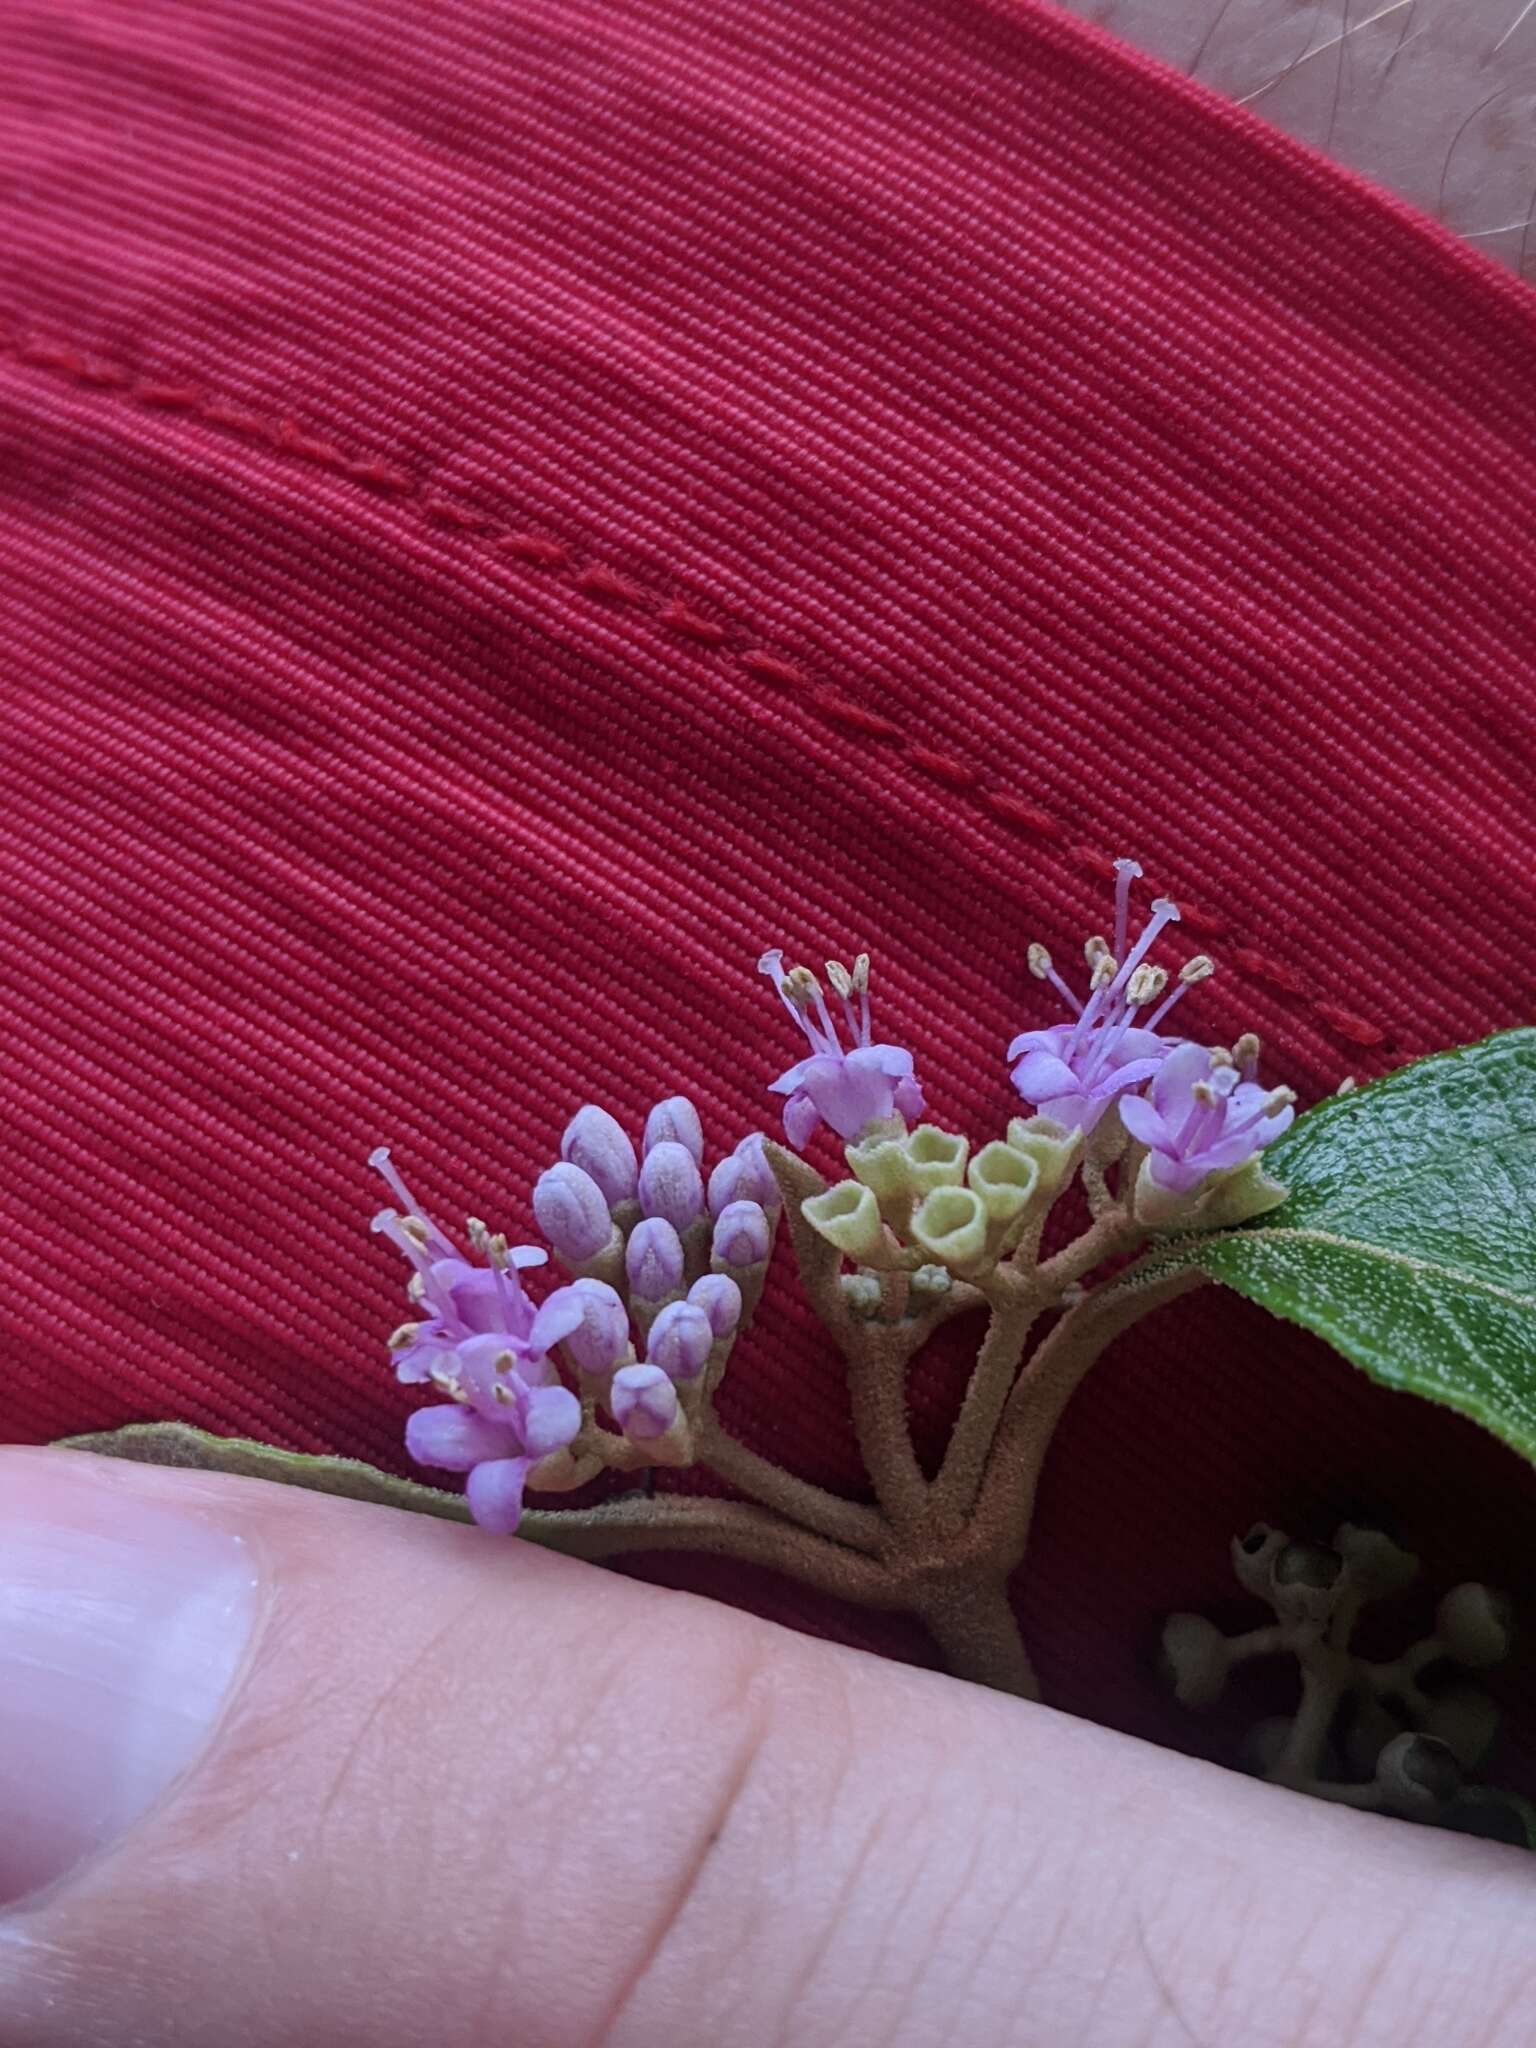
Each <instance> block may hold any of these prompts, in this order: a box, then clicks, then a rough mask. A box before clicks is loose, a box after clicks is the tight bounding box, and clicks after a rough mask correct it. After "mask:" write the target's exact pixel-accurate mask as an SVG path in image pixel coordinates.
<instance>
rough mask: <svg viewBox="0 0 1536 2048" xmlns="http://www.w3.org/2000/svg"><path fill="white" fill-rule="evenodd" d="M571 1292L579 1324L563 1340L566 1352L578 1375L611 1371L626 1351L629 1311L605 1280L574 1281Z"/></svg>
mask: <svg viewBox="0 0 1536 2048" xmlns="http://www.w3.org/2000/svg"><path fill="white" fill-rule="evenodd" d="M571 1292H572V1293H573V1294H574V1295H575V1296H576V1298H577V1301H578V1303H579V1305H580V1308H581V1321H580V1322H579V1323H578V1324H577V1326H576V1328H575V1329H574V1330H572V1331H571V1333H570V1335H569V1336H568V1337H567V1338H566V1340H565V1348H566V1350H567V1351H569V1352H570V1354H571V1358H572V1361H573V1362H574V1363H575V1364H576V1365H577V1366H578V1367H579V1368H580V1370H581V1371H582V1372H589V1373H597V1374H602V1373H605V1372H612V1371H613V1368H614V1367H615V1366H616V1365H617V1364H618V1363H619V1361H620V1359H622V1358H623V1357H624V1355H625V1354H626V1352H627V1351H628V1350H629V1311H628V1310H627V1309H626V1308H625V1306H624V1303H623V1302H622V1300H621V1299H620V1298H619V1296H618V1294H617V1293H616V1292H615V1291H614V1289H613V1288H611V1287H610V1286H609V1285H608V1283H607V1282H606V1281H605V1280H577V1281H574V1282H573V1283H572V1288H571Z"/></svg>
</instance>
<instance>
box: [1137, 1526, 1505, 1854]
mask: <svg viewBox="0 0 1536 2048" xmlns="http://www.w3.org/2000/svg"><path fill="white" fill-rule="evenodd" d="M1232 1567H1233V1571H1234V1574H1235V1576H1236V1578H1237V1580H1238V1583H1239V1584H1240V1585H1241V1586H1242V1588H1243V1590H1244V1591H1245V1592H1247V1593H1249V1594H1252V1595H1253V1596H1254V1597H1255V1598H1256V1599H1260V1600H1263V1601H1264V1602H1265V1603H1266V1604H1267V1605H1268V1606H1269V1608H1270V1609H1271V1611H1272V1613H1273V1615H1274V1620H1273V1622H1272V1623H1270V1624H1266V1625H1265V1626H1263V1627H1260V1628H1254V1629H1249V1630H1247V1631H1245V1632H1244V1633H1242V1634H1240V1635H1235V1636H1227V1635H1223V1633H1222V1632H1221V1630H1220V1629H1218V1628H1217V1627H1216V1626H1215V1625H1214V1623H1212V1622H1210V1621H1207V1620H1206V1619H1205V1617H1204V1616H1203V1615H1198V1614H1175V1615H1171V1616H1170V1617H1169V1619H1168V1621H1167V1623H1166V1624H1165V1626H1164V1629H1163V1669H1164V1672H1165V1675H1166V1677H1167V1680H1168V1682H1169V1684H1170V1685H1171V1686H1172V1688H1173V1690H1174V1693H1175V1696H1176V1697H1177V1698H1178V1699H1179V1701H1180V1702H1181V1703H1182V1704H1183V1705H1184V1706H1186V1707H1190V1708H1192V1709H1197V1710H1198V1709H1201V1708H1206V1707H1210V1706H1212V1705H1214V1704H1215V1702H1216V1701H1217V1700H1218V1699H1220V1698H1221V1697H1222V1695H1223V1693H1224V1692H1225V1691H1226V1689H1227V1684H1228V1680H1229V1678H1230V1676H1231V1674H1232V1672H1233V1671H1234V1670H1236V1669H1237V1668H1238V1667H1239V1666H1240V1665H1242V1664H1245V1663H1248V1662H1250V1661H1251V1660H1253V1659H1255V1658H1262V1657H1291V1658H1294V1659H1295V1661H1296V1664H1297V1667H1298V1670H1299V1672H1300V1677H1301V1698H1300V1702H1299V1704H1298V1706H1297V1709H1296V1712H1295V1713H1294V1714H1293V1715H1291V1716H1287V1717H1279V1718H1273V1719H1266V1720H1263V1721H1260V1722H1258V1723H1257V1724H1256V1725H1255V1726H1254V1728H1253V1729H1252V1730H1251V1731H1250V1734H1249V1738H1248V1743H1247V1749H1246V1761H1247V1763H1248V1765H1249V1767H1250V1768H1251V1769H1252V1770H1254V1771H1255V1772H1256V1773H1258V1774H1259V1775H1260V1776H1262V1777H1264V1778H1267V1779H1268V1780H1269V1781H1270V1783H1272V1784H1277V1785H1288V1786H1290V1787H1291V1788H1292V1789H1294V1790H1296V1791H1299V1792H1307V1793H1310V1794H1312V1796H1313V1797H1315V1798H1318V1799H1328V1800H1332V1801H1334V1802H1335V1803H1337V1804H1340V1805H1345V1806H1354V1807H1361V1808H1365V1809H1369V1810H1374V1811H1379V1812H1385V1813H1392V1814H1397V1815H1399V1816H1401V1817H1403V1818H1405V1819H1412V1820H1422V1821H1428V1822H1431V1823H1433V1824H1435V1825H1438V1826H1448V1827H1463V1826H1464V1827H1468V1828H1471V1829H1473V1830H1474V1831H1476V1832H1480V1833H1481V1832H1489V1831H1497V1830H1496V1827H1495V1828H1491V1827H1490V1821H1491V1820H1492V1819H1494V1817H1495V1816H1496V1813H1497V1805H1498V1800H1497V1796H1496V1795H1493V1794H1490V1793H1489V1792H1487V1791H1486V1790H1484V1789H1483V1788H1474V1787H1473V1786H1472V1785H1471V1783H1470V1780H1471V1775H1472V1773H1473V1772H1475V1771H1476V1770H1477V1768H1478V1766H1479V1765H1480V1764H1482V1763H1483V1762H1484V1760H1485V1759H1486V1757H1487V1755H1488V1752H1489V1750H1490V1749H1491V1748H1492V1746H1493V1742H1494V1738H1495V1736H1496V1735H1497V1733H1498V1725H1499V1716H1498V1711H1497V1709H1496V1707H1495V1706H1494V1703H1493V1701H1492V1700H1491V1699H1490V1698H1489V1697H1488V1695H1487V1694H1486V1693H1484V1692H1482V1691H1480V1690H1479V1689H1478V1688H1476V1687H1474V1686H1471V1685H1469V1684H1467V1683H1465V1681H1464V1680H1463V1679H1461V1678H1460V1676H1459V1675H1458V1670H1457V1668H1458V1667H1459V1669H1460V1671H1484V1670H1488V1669H1490V1668H1491V1667H1493V1666H1494V1665H1496V1664H1500V1663H1502V1662H1503V1661H1504V1659H1505V1657H1507V1655H1508V1654H1509V1648H1510V1638H1511V1608H1510V1603H1509V1602H1508V1600H1507V1599H1506V1598H1505V1597H1504V1595H1502V1594H1500V1593H1496V1592H1493V1591H1492V1590H1491V1589H1490V1588H1489V1587H1487V1586H1483V1585H1479V1584H1473V1583H1468V1584H1465V1585H1460V1586H1455V1587H1453V1588H1452V1589H1451V1591H1450V1592H1449V1593H1447V1594H1446V1595H1445V1597H1444V1598H1443V1599H1442V1600H1441V1602H1440V1605H1439V1608H1438V1610H1437V1612H1436V1616H1435V1627H1434V1630H1433V1632H1432V1633H1431V1634H1430V1635H1428V1636H1426V1637H1424V1638H1423V1639H1422V1640H1420V1641H1418V1642H1416V1643H1413V1644H1411V1645H1410V1646H1409V1647H1408V1648H1407V1649H1406V1650H1404V1651H1403V1652H1402V1653H1401V1654H1400V1655H1399V1656H1397V1657H1395V1658H1390V1659H1387V1660H1381V1659H1372V1658H1369V1657H1366V1656H1364V1655H1363V1654H1361V1653H1360V1652H1359V1651H1358V1650H1357V1649H1356V1648H1355V1647H1354V1636H1355V1631H1356V1627H1357V1625H1358V1622H1359V1619H1360V1616H1361V1613H1362V1611H1363V1610H1364V1609H1365V1608H1366V1607H1367V1606H1369V1605H1371V1604H1372V1603H1373V1602H1377V1601H1382V1600H1387V1599H1390V1598H1392V1597H1393V1596H1394V1595H1396V1594H1399V1593H1401V1592H1403V1591H1404V1590H1405V1589H1406V1588H1407V1587H1408V1586H1410V1585H1411V1584H1412V1583H1413V1581H1414V1580H1415V1578H1416V1577H1417V1576H1418V1570H1419V1561H1418V1559H1417V1558H1416V1557H1413V1556H1411V1555H1410V1554H1409V1553H1408V1552H1407V1551H1405V1550H1403V1549H1401V1548H1400V1547H1399V1546H1398V1545H1397V1544H1396V1543H1394V1542H1393V1541H1392V1540H1391V1538H1390V1537H1388V1536H1386V1535H1384V1534H1383V1533H1382V1532H1381V1531H1380V1530H1377V1529H1368V1528H1357V1527H1356V1526H1354V1525H1353V1524H1351V1523H1344V1524H1343V1525H1342V1526H1341V1527H1339V1528H1338V1529H1337V1530H1335V1532H1334V1536H1333V1541H1332V1543H1331V1544H1320V1543H1308V1542H1292V1541H1291V1539H1290V1538H1289V1537H1288V1536H1287V1535H1286V1534H1285V1532H1284V1531H1283V1530H1281V1529H1275V1528H1271V1527H1270V1526H1269V1525H1268V1524H1267V1523H1263V1522H1260V1523H1257V1524H1256V1525H1255V1526H1254V1527H1253V1528H1252V1529H1250V1530H1249V1532H1248V1534H1247V1535H1246V1536H1244V1537H1241V1538H1238V1539H1234V1541H1233V1544H1232Z"/></svg>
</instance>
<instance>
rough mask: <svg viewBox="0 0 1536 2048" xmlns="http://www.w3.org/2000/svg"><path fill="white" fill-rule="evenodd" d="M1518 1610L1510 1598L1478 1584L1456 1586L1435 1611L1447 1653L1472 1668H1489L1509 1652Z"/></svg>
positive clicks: (1474, 1669) (1479, 1669)
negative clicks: (1515, 1609) (1515, 1610)
mask: <svg viewBox="0 0 1536 2048" xmlns="http://www.w3.org/2000/svg"><path fill="white" fill-rule="evenodd" d="M1513 1621H1514V1609H1513V1607H1512V1606H1511V1604H1510V1601H1509V1597H1508V1595H1507V1594H1504V1593H1495V1592H1494V1591H1493V1590H1492V1588H1491V1587H1488V1586H1480V1585H1476V1584H1467V1585H1465V1586H1453V1587H1452V1588H1451V1590H1450V1592H1449V1593H1447V1594H1446V1596H1445V1598H1444V1599H1443V1600H1442V1601H1441V1602H1440V1605H1439V1607H1438V1608H1437V1609H1436V1612H1435V1633H1436V1635H1437V1636H1439V1638H1440V1640H1441V1642H1442V1643H1444V1645H1445V1648H1446V1654H1447V1655H1448V1656H1449V1657H1451V1658H1452V1659H1453V1660H1454V1661H1455V1662H1456V1663H1457V1664H1464V1665H1465V1666H1466V1667H1467V1669H1468V1670H1469V1671H1485V1670H1487V1669H1488V1667H1489V1666H1490V1665H1492V1664H1502V1663H1503V1661H1504V1659H1505V1658H1506V1657H1507V1656H1508V1655H1509V1645H1510V1640H1511V1637H1512V1635H1513Z"/></svg>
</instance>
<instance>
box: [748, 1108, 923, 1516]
mask: <svg viewBox="0 0 1536 2048" xmlns="http://www.w3.org/2000/svg"><path fill="white" fill-rule="evenodd" d="M763 1149H764V1152H765V1153H766V1155H767V1158H768V1162H769V1165H770V1166H771V1167H772V1169H773V1175H774V1178H775V1180H777V1182H778V1183H779V1187H780V1189H781V1190H782V1192H783V1195H784V1215H785V1220H786V1221H787V1223H788V1225H789V1235H790V1242H791V1243H792V1244H793V1246H794V1251H795V1262H796V1264H797V1265H798V1266H799V1268H800V1285H801V1288H802V1290H803V1291H804V1294H805V1298H806V1300H807V1301H808V1302H809V1303H810V1304H811V1306H812V1308H814V1309H815V1311H816V1313H817V1314H818V1315H819V1316H820V1317H821V1320H822V1322H823V1323H824V1324H825V1325H826V1327H827V1329H828V1330H829V1331H830V1332H831V1333H832V1336H833V1337H834V1338H835V1340H836V1342H837V1346H838V1349H839V1350H840V1351H841V1352H842V1354H843V1357H844V1359H845V1361H846V1362H847V1366H848V1398H849V1402H850V1405H851V1407H852V1409H853V1426H854V1431H855V1434H856V1435H857V1437H858V1439H859V1451H860V1455H861V1456H862V1457H863V1460H864V1469H865V1471H866V1472H868V1474H869V1478H870V1484H871V1485H872V1486H873V1487H874V1490H875V1498H876V1499H877V1500H878V1501H879V1503H880V1506H881V1507H882V1508H883V1509H884V1511H885V1513H886V1515H887V1516H888V1517H889V1518H890V1520H891V1521H892V1522H893V1523H894V1524H895V1525H896V1526H897V1527H898V1528H907V1527H910V1526H911V1525H912V1524H913V1523H914V1522H917V1521H920V1520H921V1519H922V1517H923V1515H924V1514H925V1513H926V1511H927V1506H928V1484H927V1481H926V1480H925V1479H924V1478H923V1472H922V1467H921V1466H920V1465H919V1464H918V1462H917V1453H916V1452H915V1451H914V1450H913V1448H912V1433H911V1430H910V1427H909V1426H908V1422H907V1389H906V1369H907V1363H908V1361H909V1359H910V1358H911V1356H912V1352H913V1349H914V1343H915V1342H916V1341H921V1340H920V1339H914V1335H913V1333H912V1331H910V1330H909V1329H908V1328H907V1327H906V1326H905V1325H903V1324H899V1323H884V1324H881V1323H873V1324H871V1323H862V1324H861V1323H856V1322H855V1321H854V1320H853V1318H852V1317H851V1316H850V1315H849V1313H848V1307H847V1304H846V1302H845V1301H844V1300H843V1291H842V1287H841V1284H840V1275H841V1272H842V1265H843V1260H842V1254H841V1253H840V1252H839V1251H838V1250H837V1249H836V1248H835V1247H834V1246H832V1245H830V1244H828V1243H827V1242H826V1240H825V1239H824V1238H822V1237H820V1236H818V1234H817V1233H816V1232H815V1231H814V1230H813V1229H812V1228H811V1226H810V1224H809V1223H807V1222H806V1220H805V1216H804V1213H803V1205H804V1203H805V1202H806V1201H807V1200H808V1199H809V1198H810V1197H811V1196H812V1195H816V1194H820V1193H821V1192H822V1191H823V1189H824V1187H825V1183H824V1182H823V1180H822V1178H821V1176H820V1174H819V1173H817V1172H816V1171H815V1170H814V1168H812V1167H809V1166H807V1165H806V1163H805V1161H804V1160H803V1159H800V1158H797V1157H796V1155H795V1154H794V1153H793V1152H786V1151H785V1150H784V1148H783V1146H782V1145H775V1144H773V1143H772V1142H771V1141H769V1142H768V1143H766V1144H765V1145H764V1148H763ZM911 1263H912V1264H914V1265H915V1264H917V1263H918V1261H917V1257H916V1255H915V1254H913V1255H911Z"/></svg>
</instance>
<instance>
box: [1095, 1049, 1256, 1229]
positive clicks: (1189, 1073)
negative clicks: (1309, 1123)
mask: <svg viewBox="0 0 1536 2048" xmlns="http://www.w3.org/2000/svg"><path fill="white" fill-rule="evenodd" d="M1292 1100H1293V1098H1292V1095H1291V1091H1290V1090H1289V1089H1288V1088H1275V1089H1268V1088H1261V1087H1260V1086H1259V1084H1258V1082H1257V1081H1252V1080H1244V1079H1243V1077H1242V1072H1241V1070H1240V1069H1239V1068H1238V1067H1237V1066H1236V1065H1234V1064H1233V1062H1232V1059H1231V1056H1230V1055H1228V1054H1224V1053H1219V1052H1218V1053H1212V1052H1210V1051H1208V1050H1207V1048H1206V1047H1205V1046H1202V1045H1188V1044H1186V1045H1180V1046H1177V1047H1175V1049H1174V1050H1173V1051H1172V1052H1170V1053H1169V1055H1168V1057H1167V1058H1166V1059H1165V1060H1164V1061H1163V1063H1162V1065H1161V1066H1160V1067H1159V1068H1158V1070H1157V1074H1156V1076H1155V1077H1154V1079H1153V1082H1152V1086H1151V1088H1150V1090H1149V1091H1148V1093H1147V1095H1146V1096H1145V1097H1143V1096H1132V1097H1127V1098H1126V1099H1124V1100H1122V1102H1121V1104H1120V1115H1121V1117H1122V1119H1123V1120H1124V1123H1125V1127H1126V1129H1127V1130H1128V1131H1129V1132H1130V1134H1131V1136H1132V1137H1133V1138H1134V1139H1135V1140H1136V1141H1137V1142H1138V1144H1142V1145H1145V1146H1146V1147H1147V1168H1146V1170H1147V1174H1148V1177H1149V1178H1150V1179H1151V1181H1152V1182H1153V1184H1154V1185H1155V1186H1156V1187H1158V1188H1160V1189H1162V1190H1163V1191H1164V1192H1165V1193H1167V1194H1176V1195H1182V1194H1188V1193H1189V1191H1190V1189H1192V1188H1194V1187H1197V1186H1198V1185H1199V1183H1200V1182H1201V1181H1203V1180H1205V1179H1206V1178H1207V1177H1208V1176H1209V1175H1210V1174H1213V1173H1226V1172H1229V1171H1230V1170H1231V1169H1232V1168H1233V1167H1237V1166H1241V1165H1242V1164H1243V1163H1244V1161H1245V1160H1248V1159H1251V1158H1252V1157H1253V1156H1254V1154H1255V1153H1256V1152H1259V1151H1261V1150H1262V1149H1263V1147H1264V1146H1266V1145H1268V1144H1270V1143H1271V1142H1272V1141H1273V1140H1274V1139H1276V1138H1278V1137H1279V1135H1280V1133H1281V1132H1282V1131H1284V1130H1288V1129H1289V1127H1290V1125H1291V1123H1292V1121H1293V1120H1294V1118H1295V1115H1296V1112H1295V1110H1294V1109H1293V1108H1292V1107H1291V1104H1292Z"/></svg>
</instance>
